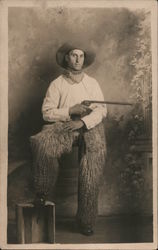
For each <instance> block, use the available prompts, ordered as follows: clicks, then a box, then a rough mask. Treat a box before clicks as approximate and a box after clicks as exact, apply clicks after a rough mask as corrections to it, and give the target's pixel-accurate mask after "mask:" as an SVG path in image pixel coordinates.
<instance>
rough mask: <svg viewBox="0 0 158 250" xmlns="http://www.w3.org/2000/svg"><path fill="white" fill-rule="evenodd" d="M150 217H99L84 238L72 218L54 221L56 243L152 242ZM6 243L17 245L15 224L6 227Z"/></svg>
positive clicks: (151, 221)
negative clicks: (90, 231)
mask: <svg viewBox="0 0 158 250" xmlns="http://www.w3.org/2000/svg"><path fill="white" fill-rule="evenodd" d="M152 223H153V219H152V217H151V216H137V215H132V216H131V215H130V216H127V215H121V216H109V217H99V218H98V220H97V224H96V227H95V229H94V234H93V235H91V236H88V237H87V236H85V235H83V234H81V233H80V232H79V230H78V226H77V224H76V220H75V219H74V218H57V219H56V240H55V242H56V243H65V244H67V243H72V244H75V243H77V244H82V243H141V242H152V241H153V226H152ZM8 243H17V240H16V224H15V222H14V223H13V222H12V223H11V222H10V223H9V225H8Z"/></svg>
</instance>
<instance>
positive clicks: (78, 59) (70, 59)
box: [65, 49, 84, 71]
mask: <svg viewBox="0 0 158 250" xmlns="http://www.w3.org/2000/svg"><path fill="white" fill-rule="evenodd" d="M65 60H66V62H67V64H68V67H69V68H71V69H73V70H76V71H79V70H81V69H82V67H83V64H84V52H83V51H82V50H79V49H74V50H71V51H70V52H69V54H68V55H66V56H65Z"/></svg>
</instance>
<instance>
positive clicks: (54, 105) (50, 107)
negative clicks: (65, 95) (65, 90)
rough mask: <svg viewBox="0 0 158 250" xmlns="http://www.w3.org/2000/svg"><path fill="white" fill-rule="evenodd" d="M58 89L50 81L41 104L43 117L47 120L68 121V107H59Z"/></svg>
mask: <svg viewBox="0 0 158 250" xmlns="http://www.w3.org/2000/svg"><path fill="white" fill-rule="evenodd" d="M59 102H60V91H59V89H58V88H57V86H56V85H55V84H54V83H53V82H52V83H51V84H50V86H49V88H48V90H47V93H46V96H45V98H44V101H43V105H42V114H43V119H44V120H45V121H48V122H55V121H69V120H70V116H69V108H59Z"/></svg>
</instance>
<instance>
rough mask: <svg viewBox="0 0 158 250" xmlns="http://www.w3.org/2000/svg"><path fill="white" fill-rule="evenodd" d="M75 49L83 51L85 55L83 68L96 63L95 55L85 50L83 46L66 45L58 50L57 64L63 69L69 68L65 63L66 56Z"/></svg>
mask: <svg viewBox="0 0 158 250" xmlns="http://www.w3.org/2000/svg"><path fill="white" fill-rule="evenodd" d="M74 49H79V50H82V51H83V52H84V54H85V58H84V64H83V68H86V67H88V66H90V65H91V64H92V63H93V62H94V60H95V53H94V52H93V51H91V50H87V49H85V48H83V47H81V46H78V45H71V44H68V43H65V44H64V45H62V46H61V47H60V48H59V49H58V50H57V53H56V61H57V64H58V65H59V66H61V67H62V68H67V62H66V61H65V55H66V54H68V53H69V52H70V51H71V50H74Z"/></svg>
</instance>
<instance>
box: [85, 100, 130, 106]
mask: <svg viewBox="0 0 158 250" xmlns="http://www.w3.org/2000/svg"><path fill="white" fill-rule="evenodd" d="M84 103H85V104H86V103H87V104H89V105H90V104H91V103H100V104H110V105H129V106H131V105H133V103H130V102H111V101H95V100H92V101H91V100H85V101H84Z"/></svg>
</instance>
